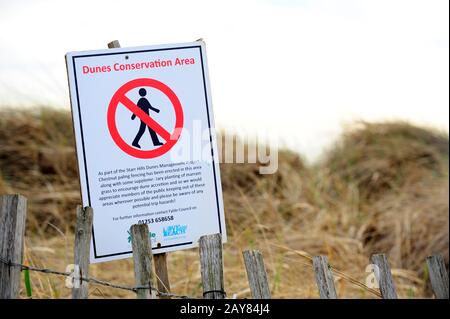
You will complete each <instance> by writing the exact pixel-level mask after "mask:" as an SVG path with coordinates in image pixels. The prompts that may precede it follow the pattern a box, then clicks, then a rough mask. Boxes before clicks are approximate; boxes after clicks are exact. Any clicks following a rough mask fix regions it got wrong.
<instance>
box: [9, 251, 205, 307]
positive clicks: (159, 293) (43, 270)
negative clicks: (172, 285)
mask: <svg viewBox="0 0 450 319" xmlns="http://www.w3.org/2000/svg"><path fill="white" fill-rule="evenodd" d="M0 262H1V263H2V264H4V265H7V266H9V267H19V268H20V269H21V270H29V271H35V272H40V273H44V274H51V275H57V276H64V277H71V276H73V275H74V273H73V272H64V271H57V270H53V269H49V268H38V267H33V266H27V265H24V264H20V263H15V262H12V261H10V260H6V259H4V258H2V257H0ZM75 279H76V280H80V281H86V282H90V283H94V284H97V285H101V286H105V287H110V288H115V289H122V290H128V291H132V292H135V293H136V292H137V290H138V289H151V290H153V291H155V293H156V295H157V296H158V297H169V298H178V299H199V298H197V297H192V296H186V295H177V294H173V293H167V292H162V291H159V290H158V289H156V288H154V287H150V286H127V285H121V284H116V283H111V282H108V281H105V280H101V279H97V278H94V277H79V278H78V277H77V278H75Z"/></svg>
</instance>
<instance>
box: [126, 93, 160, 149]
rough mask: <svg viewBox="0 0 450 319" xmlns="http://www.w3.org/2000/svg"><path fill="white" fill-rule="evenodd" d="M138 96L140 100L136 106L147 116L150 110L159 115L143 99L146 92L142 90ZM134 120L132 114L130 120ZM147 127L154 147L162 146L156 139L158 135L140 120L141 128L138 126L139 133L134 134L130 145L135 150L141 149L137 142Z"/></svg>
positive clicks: (134, 115)
mask: <svg viewBox="0 0 450 319" xmlns="http://www.w3.org/2000/svg"><path fill="white" fill-rule="evenodd" d="M139 95H140V96H141V98H140V99H139V101H138V102H137V106H138V107H139V108H140V109H141V110H142V111H144V112H145V113H146V114H147V115H150V113H149V111H150V110H152V111H154V112H156V113H159V110H158V109H157V108H154V107H153V106H151V104H150V102H149V101H148V100H147V99H146V98H145V96H146V95H147V90H146V89H144V88H142V89H140V90H139ZM135 118H136V114H133V115H132V116H131V119H132V120H134V119H135ZM146 127H148V131H149V133H150V136H151V137H152V142H153V145H154V146H160V145H163V143H161V142H160V141H159V139H158V135H156V132H155V131H154V130H153V129H152V128H151V127H150V126H148V125H147V124H145V123H144V121H142V120H141V126H139V131H138V132H137V134H136V137H135V138H134V140H133V143H132V145H133V146H134V147H137V148H141V146H140V145H139V140H140V139H141V137H142V135H143V134H144V133H145V128H146Z"/></svg>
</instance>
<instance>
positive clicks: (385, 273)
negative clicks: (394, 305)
mask: <svg viewBox="0 0 450 319" xmlns="http://www.w3.org/2000/svg"><path fill="white" fill-rule="evenodd" d="M370 259H371V262H372V263H373V264H374V265H376V266H377V267H378V269H377V271H375V278H376V279H377V281H378V285H379V286H380V292H381V296H382V297H383V299H397V292H396V291H395V285H394V280H393V279H392V274H391V267H389V263H388V260H387V258H386V255H385V254H375V255H372V257H371V258H370Z"/></svg>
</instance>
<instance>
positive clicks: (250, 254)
mask: <svg viewBox="0 0 450 319" xmlns="http://www.w3.org/2000/svg"><path fill="white" fill-rule="evenodd" d="M242 255H243V256H244V263H245V270H246V271H247V278H248V283H249V285H250V291H251V292H252V297H253V299H270V298H271V295H270V288H269V281H268V280H267V273H266V267H265V266H264V260H263V256H262V254H261V253H260V252H259V251H257V250H246V251H244V252H243V253H242Z"/></svg>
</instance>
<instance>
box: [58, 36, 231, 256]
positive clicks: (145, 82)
mask: <svg viewBox="0 0 450 319" xmlns="http://www.w3.org/2000/svg"><path fill="white" fill-rule="evenodd" d="M66 63H67V72H68V78H69V89H70V98H71V105H72V116H73V124H74V131H75V138H76V149H77V157H78V167H79V173H80V183H81V194H82V201H83V205H84V206H91V207H92V208H93V209H94V224H93V230H92V244H91V261H92V262H101V261H108V260H114V259H121V258H127V257H130V256H131V253H132V248H131V236H130V233H129V230H130V227H131V225H133V224H138V223H144V224H148V226H149V229H150V238H149V240H151V243H152V247H153V252H154V253H155V254H157V253H162V252H169V251H174V250H180V249H187V248H192V247H196V246H197V244H198V239H199V237H200V236H202V235H206V234H214V233H221V234H222V239H223V241H224V242H225V241H226V229H225V218H224V212H223V199H222V189H221V181H220V172H219V163H218V151H217V145H216V139H215V135H214V130H213V129H214V118H213V113H212V107H211V93H210V87H209V79H208V68H207V62H206V52H205V44H204V43H203V42H201V41H198V42H193V43H183V44H172V45H161V46H149V47H136V48H119V49H105V50H98V51H84V52H70V53H68V54H67V55H66Z"/></svg>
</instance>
